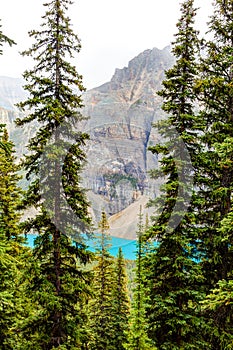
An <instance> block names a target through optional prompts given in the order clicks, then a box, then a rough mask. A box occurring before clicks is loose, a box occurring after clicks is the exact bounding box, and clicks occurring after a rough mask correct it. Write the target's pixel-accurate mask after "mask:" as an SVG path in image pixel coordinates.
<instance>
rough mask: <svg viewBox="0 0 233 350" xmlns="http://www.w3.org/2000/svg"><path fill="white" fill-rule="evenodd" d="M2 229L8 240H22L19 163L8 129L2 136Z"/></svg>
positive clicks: (0, 190)
mask: <svg viewBox="0 0 233 350" xmlns="http://www.w3.org/2000/svg"><path fill="white" fill-rule="evenodd" d="M0 141H1V142H2V144H3V146H4V147H3V148H2V149H1V148H0V231H1V232H2V233H3V234H4V235H5V237H6V238H7V239H8V240H14V241H18V242H19V241H22V240H23V239H22V236H20V233H21V231H20V224H19V221H20V211H19V207H20V203H21V199H22V198H21V197H22V191H21V190H20V188H19V185H18V182H19V180H20V176H19V175H18V173H17V172H18V171H19V165H16V159H15V156H14V145H13V143H12V142H11V141H10V140H9V137H8V133H7V130H6V129H4V130H3V135H2V137H0Z"/></svg>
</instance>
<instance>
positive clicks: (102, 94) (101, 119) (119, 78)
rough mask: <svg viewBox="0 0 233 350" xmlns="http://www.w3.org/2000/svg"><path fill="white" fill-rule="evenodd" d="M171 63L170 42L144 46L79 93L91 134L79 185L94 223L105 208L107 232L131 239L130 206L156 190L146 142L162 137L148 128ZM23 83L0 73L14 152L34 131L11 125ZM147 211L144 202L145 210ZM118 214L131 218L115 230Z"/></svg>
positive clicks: (0, 111) (0, 96)
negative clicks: (162, 45)
mask: <svg viewBox="0 0 233 350" xmlns="http://www.w3.org/2000/svg"><path fill="white" fill-rule="evenodd" d="M173 63H174V58H173V56H172V55H171V53H170V47H165V48H164V49H163V50H159V49H157V48H153V49H148V50H145V51H143V52H142V53H140V54H139V55H137V56H136V57H134V58H133V59H132V60H130V61H129V64H128V66H127V67H124V68H122V69H118V68H117V69H116V70H115V73H114V75H113V77H112V78H111V80H110V81H109V82H106V83H105V84H102V85H100V86H98V87H96V88H93V89H90V90H87V91H86V92H85V93H84V94H83V101H84V108H83V109H82V111H81V112H82V114H83V115H85V116H88V119H87V120H85V121H84V122H83V123H84V124H82V128H83V130H84V131H87V132H88V133H89V134H90V138H91V141H90V143H89V145H88V148H87V159H88V162H87V166H86V168H85V171H84V173H83V186H84V187H85V188H87V189H89V200H90V202H91V203H92V209H91V211H92V216H93V219H94V223H95V224H96V225H97V223H98V221H99V219H100V215H101V210H102V209H103V210H105V211H106V213H107V214H108V216H109V217H110V222H111V225H112V231H111V233H113V232H115V235H118V236H119V237H125V238H127V237H134V238H135V232H136V230H137V220H138V212H134V211H137V210H139V208H138V206H137V205H133V204H134V203H136V202H138V203H140V201H142V198H149V197H152V198H154V197H155V196H157V195H158V193H159V186H160V183H159V182H155V181H154V180H151V179H150V178H149V176H148V171H149V170H150V169H153V168H156V167H157V166H158V159H157V157H156V156H154V155H152V153H151V152H148V146H150V145H152V144H155V143H157V142H159V141H160V136H159V135H158V133H157V132H156V131H155V129H154V128H152V124H153V123H154V122H156V121H157V120H159V119H161V118H162V117H163V116H164V114H163V112H162V110H161V102H162V101H161V98H160V97H159V96H158V95H157V91H158V90H159V89H161V86H162V85H161V83H162V80H163V78H164V71H165V70H167V69H168V68H170V67H171V66H172V64H173ZM8 84H9V85H8ZM14 84H15V88H14ZM22 85H23V80H21V79H18V78H7V77H4V78H2V77H0V121H1V122H3V123H5V124H6V125H7V127H8V129H9V131H10V135H11V138H12V139H13V141H14V142H15V144H16V148H17V153H18V154H22V153H23V152H24V150H25V148H24V146H23V144H24V143H25V141H24V142H23V143H22V142H21V141H22V139H24V140H27V139H28V138H30V137H31V135H33V133H34V132H35V130H34V129H33V127H31V128H28V127H27V128H26V129H25V128H24V129H18V128H16V127H15V125H14V119H15V118H16V117H18V116H20V112H19V110H17V108H16V107H15V105H14V104H15V103H17V102H20V101H21V100H24V99H25V97H26V95H27V94H26V93H25V92H24V90H23V89H22ZM14 89H15V90H14ZM143 203H144V202H143ZM127 208H128V209H127ZM136 208H137V209H136ZM126 209H127V210H126ZM146 210H147V209H146V208H145V203H144V204H143V211H144V212H145V211H146ZM118 213H122V215H117V214H118ZM114 215H115V216H114ZM122 216H123V217H125V216H126V218H127V216H128V217H131V219H132V220H131V222H133V224H131V225H128V233H127V229H125V228H124V230H123V229H122V230H120V229H119V232H117V228H119V225H118V224H117V220H116V218H117V217H121V220H125V219H124V218H123V219H122ZM112 217H113V219H111V218H112ZM126 221H127V219H126ZM120 231H121V232H120Z"/></svg>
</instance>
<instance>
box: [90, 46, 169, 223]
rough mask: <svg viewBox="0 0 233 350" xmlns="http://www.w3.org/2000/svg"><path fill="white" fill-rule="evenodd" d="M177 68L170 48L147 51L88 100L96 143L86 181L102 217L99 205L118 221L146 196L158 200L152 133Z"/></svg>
mask: <svg viewBox="0 0 233 350" xmlns="http://www.w3.org/2000/svg"><path fill="white" fill-rule="evenodd" d="M173 62H174V61H173V57H172V56H171V54H170V51H169V48H168V47H167V48H165V49H164V50H158V49H156V48H154V49H153V50H146V51H144V52H142V53H141V54H140V55H138V56H137V57H135V58H134V59H132V60H131V61H130V62H129V65H128V67H125V68H123V69H116V71H115V74H114V76H113V77H112V79H111V81H110V82H108V83H106V84H104V85H102V86H100V87H98V88H95V89H92V90H90V91H88V92H87V93H86V94H85V97H84V103H85V106H86V107H85V109H84V113H85V115H87V116H89V117H90V119H89V120H88V122H87V124H86V130H87V131H88V132H89V133H90V136H91V143H90V147H89V150H88V166H87V169H86V171H85V177H84V178H85V186H86V187H87V188H90V189H91V191H92V192H93V193H94V194H96V195H98V196H99V201H98V203H97V204H96V206H95V205H94V210H95V214H96V215H97V216H99V213H98V212H99V210H100V209H101V208H100V199H101V205H102V207H103V208H104V209H105V210H106V211H107V212H108V213H109V215H113V214H115V213H117V212H119V211H121V210H123V209H124V208H126V207H127V206H129V205H130V204H132V203H133V202H134V201H136V200H138V198H139V197H140V196H141V195H146V196H152V197H154V196H155V195H156V194H157V192H158V183H154V182H153V181H152V180H150V178H149V177H148V174H147V173H148V170H150V169H151V168H155V167H157V158H156V157H155V156H153V155H152V154H151V152H148V146H150V145H152V144H154V143H156V142H157V141H158V137H159V136H158V135H157V134H156V132H155V131H154V129H153V128H152V123H153V122H156V121H157V120H159V119H160V118H161V117H162V111H161V108H160V106H161V100H160V98H159V97H158V96H157V94H156V92H157V91H158V90H159V89H160V88H161V82H162V80H163V78H164V70H166V69H168V68H169V67H171V65H172V63H173ZM92 202H95V201H93V198H92Z"/></svg>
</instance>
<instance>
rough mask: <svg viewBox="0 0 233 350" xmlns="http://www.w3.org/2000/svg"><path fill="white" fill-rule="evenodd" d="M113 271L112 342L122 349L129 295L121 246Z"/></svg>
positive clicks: (119, 349)
mask: <svg viewBox="0 0 233 350" xmlns="http://www.w3.org/2000/svg"><path fill="white" fill-rule="evenodd" d="M114 272H115V273H114V275H115V283H114V284H115V287H114V289H113V295H112V300H113V306H114V311H113V316H114V323H113V332H114V344H115V349H117V350H124V349H125V345H124V344H125V343H126V342H127V330H128V327H129V296H128V290H127V276H126V266H125V260H124V257H123V254H122V249H121V248H119V251H118V255H117V259H116V262H115V271H114Z"/></svg>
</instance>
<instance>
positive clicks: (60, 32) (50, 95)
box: [17, 0, 91, 350]
mask: <svg viewBox="0 0 233 350" xmlns="http://www.w3.org/2000/svg"><path fill="white" fill-rule="evenodd" d="M70 4H71V1H70V0H51V1H49V2H48V3H46V4H44V6H45V7H46V12H45V15H44V16H43V17H42V18H43V23H42V26H41V27H42V28H41V30H38V31H37V30H33V31H31V32H30V33H29V35H30V37H32V38H34V44H33V45H32V47H31V49H29V50H28V51H25V52H24V53H23V55H28V56H31V57H33V59H34V61H35V66H34V68H33V69H31V70H28V71H26V72H25V73H24V79H25V80H26V82H27V85H25V87H24V88H25V90H27V91H28V93H29V98H28V99H27V100H26V101H24V102H22V103H20V104H19V107H20V108H21V110H22V111H23V112H27V115H26V116H25V117H24V118H22V119H18V120H17V124H18V125H19V126H22V125H25V124H28V123H32V122H34V124H35V125H37V132H36V134H35V136H34V137H32V138H31V139H30V141H29V144H28V150H29V153H28V155H27V156H26V157H25V161H24V168H25V170H26V172H27V179H29V180H30V181H31V183H30V186H29V189H28V191H27V195H26V199H25V205H26V206H27V207H35V208H36V209H37V215H35V217H33V218H31V219H28V220H27V221H26V222H25V224H24V230H25V232H30V231H33V232H38V233H39V237H38V238H37V240H36V247H35V249H34V250H33V258H34V264H32V265H31V266H29V270H30V279H29V285H28V293H30V296H31V298H32V301H33V303H35V304H37V305H38V312H35V313H34V315H33V316H31V317H29V318H28V319H27V320H25V323H24V326H22V332H24V336H25V344H24V348H25V349H26V348H32V347H33V348H35V349H46V350H49V349H52V348H59V347H60V348H63V347H64V348H67V349H73V348H76V347H78V346H81V345H80V344H82V338H83V337H84V336H85V334H84V333H85V332H84V330H83V325H84V323H85V322H86V321H85V318H84V315H83V312H82V305H85V303H86V301H87V294H88V293H89V287H88V285H89V283H90V276H89V272H88V271H84V265H85V264H86V263H87V262H89V261H90V257H91V253H89V252H88V251H87V250H86V246H85V244H84V242H83V240H82V233H85V232H89V230H90V224H91V220H90V217H89V215H88V202H87V199H86V194H85V191H84V190H83V189H82V187H81V185H80V176H81V175H80V174H81V171H82V168H83V166H84V164H85V152H84V150H83V147H84V145H85V143H86V141H87V139H88V135H87V134H85V133H82V132H75V131H74V127H75V126H76V124H77V123H79V122H80V121H81V120H82V118H83V117H82V115H81V114H80V112H79V110H80V108H81V107H82V98H81V93H82V91H84V87H83V85H82V77H81V76H80V75H79V74H78V73H77V71H76V68H75V66H73V65H72V64H71V63H70V62H69V61H67V59H68V58H70V57H73V55H74V54H76V53H78V52H79V51H80V42H79V39H78V37H77V35H76V34H74V32H73V31H72V29H71V25H70V19H69V18H68V17H67V15H66V11H67V9H68V6H69V5H70ZM75 91H76V92H75ZM74 138H75V141H76V142H75V143H74V142H73V139H74ZM70 139H71V140H72V142H71V143H69V140H70ZM67 203H68V205H67ZM70 208H71V209H72V210H70ZM74 234H75V239H76V240H77V242H76V243H77V244H76V246H74V245H73V242H72V238H73V235H74ZM68 235H70V236H71V238H70V237H68Z"/></svg>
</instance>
